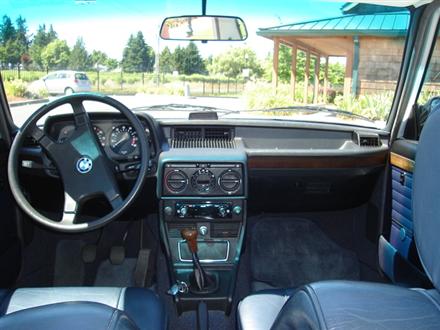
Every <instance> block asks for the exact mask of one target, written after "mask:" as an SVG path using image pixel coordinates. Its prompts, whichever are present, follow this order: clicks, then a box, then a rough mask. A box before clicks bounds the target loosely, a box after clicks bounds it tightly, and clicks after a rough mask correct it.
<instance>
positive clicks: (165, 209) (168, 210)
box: [163, 206, 173, 215]
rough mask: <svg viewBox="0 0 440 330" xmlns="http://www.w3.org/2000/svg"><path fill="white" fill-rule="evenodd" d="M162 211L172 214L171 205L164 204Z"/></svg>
mask: <svg viewBox="0 0 440 330" xmlns="http://www.w3.org/2000/svg"><path fill="white" fill-rule="evenodd" d="M163 211H164V213H165V214H166V215H172V214H173V208H172V207H171V206H165V208H164V209H163Z"/></svg>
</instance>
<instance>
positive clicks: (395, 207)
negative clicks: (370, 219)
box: [390, 167, 413, 257]
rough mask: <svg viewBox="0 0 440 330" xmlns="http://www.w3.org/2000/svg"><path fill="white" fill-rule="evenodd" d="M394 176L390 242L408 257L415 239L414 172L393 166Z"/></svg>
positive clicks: (392, 175) (392, 173)
mask: <svg viewBox="0 0 440 330" xmlns="http://www.w3.org/2000/svg"><path fill="white" fill-rule="evenodd" d="M391 177H392V183H391V187H392V211H391V219H392V223H391V234H390V242H391V245H393V247H394V248H396V249H397V251H399V253H400V254H401V255H402V256H404V257H408V253H409V248H410V246H411V242H412V240H413V216H412V183H413V178H412V174H411V173H409V172H405V171H403V170H402V169H400V168H397V167H393V168H392V170H391Z"/></svg>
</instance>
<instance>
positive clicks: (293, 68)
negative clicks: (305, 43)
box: [290, 45, 298, 101]
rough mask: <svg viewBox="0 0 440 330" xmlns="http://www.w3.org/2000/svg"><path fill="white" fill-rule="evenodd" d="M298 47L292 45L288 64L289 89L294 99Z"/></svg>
mask: <svg viewBox="0 0 440 330" xmlns="http://www.w3.org/2000/svg"><path fill="white" fill-rule="evenodd" d="M297 52H298V47H297V46H296V45H292V62H291V64H290V89H291V90H292V100H293V101H295V88H296V86H295V85H296V56H297Z"/></svg>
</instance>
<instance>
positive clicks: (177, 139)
mask: <svg viewBox="0 0 440 330" xmlns="http://www.w3.org/2000/svg"><path fill="white" fill-rule="evenodd" d="M233 133H234V131H233V129H232V128H228V127H197V128H194V127H178V128H177V127H176V128H174V130H173V134H172V140H171V147H172V148H226V149H233V148H235V141H234V134H233Z"/></svg>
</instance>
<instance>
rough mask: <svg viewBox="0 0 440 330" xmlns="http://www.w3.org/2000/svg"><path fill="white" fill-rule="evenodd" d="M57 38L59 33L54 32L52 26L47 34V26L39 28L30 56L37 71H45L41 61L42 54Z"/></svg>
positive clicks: (30, 49)
mask: <svg viewBox="0 0 440 330" xmlns="http://www.w3.org/2000/svg"><path fill="white" fill-rule="evenodd" d="M57 38H58V37H57V33H56V32H55V31H54V29H53V27H52V25H50V27H49V30H48V31H47V32H46V25H45V24H43V25H40V26H38V29H37V32H36V34H35V36H34V39H33V41H32V43H31V46H30V48H29V55H30V58H31V61H32V65H33V66H34V67H35V68H36V69H44V65H43V62H42V59H41V53H42V51H43V50H44V48H45V47H46V46H47V45H48V44H50V43H51V42H52V41H54V40H56V39H57Z"/></svg>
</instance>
